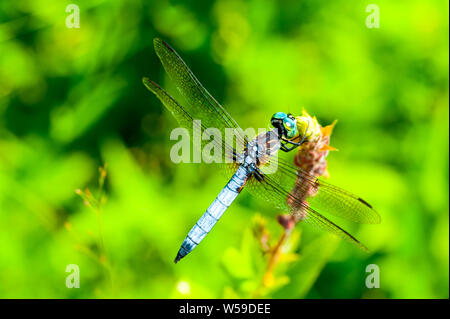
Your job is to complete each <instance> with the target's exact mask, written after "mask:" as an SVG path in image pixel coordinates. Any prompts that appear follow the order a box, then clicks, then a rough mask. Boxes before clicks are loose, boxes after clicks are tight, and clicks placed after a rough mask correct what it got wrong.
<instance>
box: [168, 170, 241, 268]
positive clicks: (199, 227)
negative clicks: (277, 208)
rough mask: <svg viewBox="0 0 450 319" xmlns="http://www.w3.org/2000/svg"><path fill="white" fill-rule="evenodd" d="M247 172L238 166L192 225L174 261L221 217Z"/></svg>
mask: <svg viewBox="0 0 450 319" xmlns="http://www.w3.org/2000/svg"><path fill="white" fill-rule="evenodd" d="M248 176H249V172H248V170H247V169H246V168H244V167H243V166H240V167H239V168H238V169H237V171H236V173H234V175H233V177H231V179H230V181H229V182H228V183H227V185H225V187H224V188H223V189H222V191H221V192H220V193H219V195H217V197H216V199H215V200H214V201H213V202H212V203H211V205H210V206H209V207H208V209H207V210H206V212H205V213H204V214H203V215H202V217H200V219H199V220H198V221H197V223H195V225H194V227H192V229H191V231H190V232H189V234H188V235H187V236H186V238H185V239H184V241H183V243H182V244H181V247H180V250H179V251H178V254H177V257H176V258H175V263H177V262H178V261H179V260H180V259H181V258H183V257H184V256H186V255H187V254H189V253H190V252H191V251H192V250H194V248H195V247H196V246H197V245H198V244H200V242H201V241H202V240H203V238H205V237H206V235H208V233H209V232H210V231H211V229H212V228H213V227H214V225H215V224H216V223H217V222H218V221H219V219H220V217H222V215H223V213H225V211H226V210H227V209H228V207H229V206H230V205H231V203H232V202H233V201H234V200H235V199H236V197H237V195H239V193H240V191H241V190H242V188H243V187H244V185H245V182H246V181H247V178H248Z"/></svg>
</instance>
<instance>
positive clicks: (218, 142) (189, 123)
mask: <svg viewBox="0 0 450 319" xmlns="http://www.w3.org/2000/svg"><path fill="white" fill-rule="evenodd" d="M142 81H143V83H144V85H145V86H146V87H147V88H148V89H149V90H150V91H151V92H152V93H153V94H155V95H156V97H158V99H159V100H160V101H161V103H162V104H163V105H164V106H165V107H166V108H167V109H168V110H169V111H170V112H171V113H172V115H173V116H174V117H175V119H176V120H177V122H178V123H179V124H180V125H181V126H182V127H184V128H185V129H187V130H188V131H189V134H190V136H193V131H194V130H195V129H198V130H199V132H200V134H202V133H203V132H205V131H206V129H207V128H206V127H205V125H203V123H201V124H200V123H199V122H194V119H193V117H192V115H191V114H190V113H189V112H188V111H187V110H186V109H185V108H184V107H183V106H182V105H181V104H179V103H178V102H177V101H176V100H175V99H174V98H173V97H172V96H170V95H169V93H167V92H166V91H165V90H164V89H163V88H161V87H160V86H159V85H158V84H156V83H155V82H153V81H152V80H150V79H148V78H143V79H142ZM193 143H194V147H196V146H197V144H198V141H197V140H195V139H193ZM209 143H212V145H213V146H215V147H217V148H218V149H220V152H212V156H211V158H210V160H211V161H215V162H217V163H222V162H223V161H224V157H223V156H225V157H226V158H231V157H233V156H234V155H233V154H235V151H234V149H233V148H232V147H231V146H230V145H228V144H226V143H224V142H223V139H215V138H214V139H212V140H211V141H209V140H201V141H200V144H201V145H199V147H200V149H201V150H203V147H204V146H205V145H206V144H209ZM230 161H231V160H230ZM233 168H234V167H230V168H229V169H227V174H229V173H231V172H232V171H233Z"/></svg>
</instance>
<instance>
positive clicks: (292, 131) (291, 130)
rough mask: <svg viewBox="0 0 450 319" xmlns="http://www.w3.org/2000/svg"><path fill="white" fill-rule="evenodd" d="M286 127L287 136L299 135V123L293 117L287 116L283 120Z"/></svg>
mask: <svg viewBox="0 0 450 319" xmlns="http://www.w3.org/2000/svg"><path fill="white" fill-rule="evenodd" d="M283 124H284V127H285V129H286V132H285V134H286V137H287V138H289V139H290V138H293V137H295V136H296V135H297V123H296V120H295V119H291V118H289V117H286V118H285V119H284V121H283Z"/></svg>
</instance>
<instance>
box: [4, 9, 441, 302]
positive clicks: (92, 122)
mask: <svg viewBox="0 0 450 319" xmlns="http://www.w3.org/2000/svg"><path fill="white" fill-rule="evenodd" d="M70 3H71V2H70V1H50V0H39V1H32V0H20V1H2V2H0V297H2V298H21V297H26V298H105V297H117V298H128V297H135V298H223V297H227V298H249V297H268V298H448V297H449V205H448V192H449V170H448V169H449V149H448V145H449V120H448V118H449V113H448V112H449V107H448V86H449V82H448V70H449V69H448V59H449V55H448V47H449V44H448V36H449V34H448V33H449V27H448V18H449V17H448V2H447V1H444V0H435V1H406V0H405V1H395V2H393V1H387V0H378V1H376V2H375V3H376V4H377V5H378V6H379V8H380V27H379V28H367V26H366V18H367V16H368V15H369V13H368V12H366V6H367V5H368V4H369V3H371V2H368V1H346V0H339V1H316V0H308V1H305V0H302V1H298V0H295V1H274V0H258V1H257V0H251V1H243V0H242V1H241V0H231V1H229V0H216V1H210V2H207V3H206V2H205V3H203V2H199V1H195V2H194V1H165V0H162V1H143V0H128V1H125V0H123V1H105V0H95V1H75V4H77V5H78V6H79V8H80V28H72V29H71V28H67V27H66V18H67V16H68V15H69V13H66V12H65V9H66V6H67V5H68V4H70ZM156 36H157V37H160V38H163V39H164V40H166V41H167V42H169V43H170V44H171V45H172V46H173V47H174V48H176V50H177V51H178V52H179V53H180V54H181V56H182V57H183V58H184V59H185V60H186V62H187V63H188V64H189V65H190V67H191V69H192V70H193V71H194V73H195V74H196V75H197V77H198V78H199V79H200V80H201V82H202V83H203V84H204V85H205V86H206V88H207V89H208V90H209V91H210V92H211V93H212V94H213V95H214V96H215V97H216V98H217V99H218V100H219V101H221V102H222V103H223V105H224V106H225V108H226V109H227V110H228V111H229V113H230V114H231V115H232V116H233V117H234V118H235V119H236V120H237V121H238V123H240V124H241V126H242V127H249V126H253V127H265V126H266V125H267V123H268V121H269V119H270V116H271V115H272V114H273V113H275V112H277V111H285V112H292V113H295V114H298V113H301V111H302V109H303V108H305V109H306V110H307V111H308V112H309V113H310V114H312V115H315V116H317V118H318V120H319V122H320V123H321V124H322V125H327V124H330V123H331V122H332V121H333V120H335V119H337V120H338V123H337V125H336V127H335V130H334V132H333V136H332V138H331V145H333V146H335V147H337V148H338V149H339V151H338V152H332V153H331V154H330V155H329V157H328V163H329V171H330V174H331V177H330V179H329V180H330V182H332V183H333V184H336V185H338V186H341V187H343V188H345V189H348V190H350V191H352V192H355V193H357V194H359V195H360V196H362V197H363V198H365V199H367V200H368V201H369V202H371V203H372V204H373V205H374V206H375V207H376V209H377V210H378V212H379V213H380V215H381V216H382V223H381V224H380V225H365V226H359V227H357V226H355V225H352V224H347V223H340V221H339V220H336V221H337V222H339V223H340V224H342V225H343V226H344V227H345V228H346V229H348V230H350V231H351V232H352V233H353V234H355V235H356V237H357V238H359V239H360V240H361V241H362V242H363V243H365V244H366V245H367V246H368V247H369V248H370V250H371V253H370V254H366V253H364V252H362V251H359V250H358V249H357V248H355V247H353V246H352V245H349V244H347V243H346V242H343V241H341V240H338V239H335V237H333V236H332V235H329V234H325V233H321V232H317V231H316V230H314V229H310V228H309V227H308V226H306V225H305V226H304V225H299V226H298V227H297V228H296V230H295V233H294V234H293V236H292V240H291V241H290V243H289V245H288V247H286V252H285V258H284V259H283V260H282V261H281V262H280V264H279V265H278V266H277V268H276V270H275V282H274V283H273V285H272V286H271V287H261V282H262V278H263V276H264V272H265V267H266V261H267V260H266V259H265V258H264V257H263V256H262V254H261V250H260V247H259V244H258V241H257V238H255V236H254V235H253V233H254V232H253V229H254V227H255V225H260V224H261V223H265V227H266V228H267V232H269V233H270V240H271V243H273V242H275V241H276V240H277V238H278V237H279V236H280V234H281V232H282V228H281V227H280V225H278V224H277V221H276V215H277V214H279V213H282V212H280V211H277V210H275V209H272V208H270V207H268V206H267V205H266V204H261V203H259V202H258V201H257V200H255V199H254V198H252V197H251V196H250V195H248V194H247V193H246V192H245V191H244V192H243V193H242V195H240V197H239V198H238V199H237V200H236V202H235V203H234V204H233V205H232V207H231V208H230V209H229V210H228V211H227V213H226V214H225V215H224V217H223V218H222V220H221V221H220V223H219V224H218V225H217V226H216V227H215V229H214V230H213V231H212V232H211V234H210V235H209V236H208V238H207V240H205V241H204V242H203V243H202V244H201V245H200V246H199V247H198V248H197V249H196V250H195V251H194V252H193V253H192V254H191V255H190V256H188V257H187V258H186V259H184V260H182V261H181V262H180V263H179V264H177V265H174V264H173V258H174V257H175V254H176V252H177V251H178V248H179V245H180V244H181V242H182V240H183V239H184V237H185V235H186V233H187V231H188V230H189V229H190V227H191V226H192V225H193V224H194V223H195V221H196V220H197V219H198V217H199V216H201V214H203V212H204V211H205V209H206V208H207V207H208V206H209V204H210V203H211V201H212V200H213V199H214V198H215V196H216V195H217V193H218V192H219V191H220V190H221V189H222V187H223V186H224V179H223V178H222V177H221V176H220V174H217V173H216V169H217V167H215V166H212V165H207V164H174V163H172V162H171V161H170V157H169V152H170V148H171V146H172V145H173V143H174V142H173V141H170V140H169V134H170V131H171V130H172V129H173V128H175V127H176V126H177V123H176V121H175V120H174V119H173V118H172V116H171V115H170V114H169V113H168V112H167V111H166V110H165V109H164V107H163V106H162V105H161V103H160V102H159V101H158V100H157V99H156V98H155V97H154V96H153V95H152V94H151V93H150V92H148V91H147V90H146V88H145V87H144V86H143V84H142V82H141V78H142V77H143V76H149V77H150V78H151V79H153V80H155V81H156V82H158V83H160V84H161V85H162V86H164V87H165V88H166V89H167V90H168V91H169V92H171V93H173V95H174V96H176V97H177V98H178V97H179V95H177V94H176V93H177V92H176V91H175V88H174V87H173V85H172V84H171V83H170V81H169V80H168V78H167V76H166V75H165V74H164V70H163V69H162V66H161V64H160V63H159V60H158V59H157V57H156V54H155V52H154V50H153V45H152V39H153V38H154V37H156ZM180 101H182V100H181V99H180ZM105 164H106V178H105V179H104V186H103V187H101V185H99V184H102V181H103V178H102V176H103V177H105V176H104V173H102V172H103V170H100V171H99V167H103V166H104V165H105ZM99 176H100V178H99ZM76 190H79V191H76ZM77 192H78V194H77ZM95 198H96V199H99V198H103V200H100V201H99V202H96V201H95V200H94V199H95ZM68 264H77V265H78V266H79V268H80V278H81V281H80V288H79V289H75V288H74V289H69V288H66V285H65V281H66V276H68V275H69V273H66V272H65V270H66V266H67V265H68ZM369 264H376V265H378V266H379V269H380V288H378V289H368V288H367V287H366V285H365V280H366V277H367V275H368V273H366V266H367V265H369Z"/></svg>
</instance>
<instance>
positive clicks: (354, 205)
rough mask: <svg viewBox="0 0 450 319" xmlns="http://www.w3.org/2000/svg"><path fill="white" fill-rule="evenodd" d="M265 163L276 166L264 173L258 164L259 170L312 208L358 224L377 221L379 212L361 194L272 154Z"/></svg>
mask: <svg viewBox="0 0 450 319" xmlns="http://www.w3.org/2000/svg"><path fill="white" fill-rule="evenodd" d="M268 164H270V167H271V169H272V170H273V167H276V168H277V169H276V171H275V172H274V173H273V174H265V172H264V169H265V168H264V167H261V172H262V173H263V174H264V175H268V176H269V177H270V179H271V180H272V181H276V182H277V184H279V185H280V186H282V187H283V189H285V190H287V191H289V193H290V194H291V195H292V196H294V197H295V198H297V199H298V200H301V201H307V202H308V205H309V206H310V207H312V208H313V209H315V210H317V211H320V212H323V213H325V214H329V215H333V216H337V217H340V218H344V219H347V220H350V221H353V222H356V223H361V224H379V223H380V222H381V217H380V215H379V214H378V213H377V212H376V211H375V210H374V209H373V207H372V206H371V205H370V204H369V203H368V202H366V201H365V200H363V199H362V198H361V197H359V196H357V195H354V194H352V193H350V192H348V191H346V190H343V189H342V188H339V187H337V186H334V185H332V184H330V183H328V182H326V181H324V180H323V179H320V178H317V177H315V176H313V175H311V174H309V173H307V172H305V171H304V170H302V169H301V168H299V167H296V166H293V165H291V164H289V163H288V162H286V161H285V160H283V159H282V158H280V157H272V158H271V159H270V161H269V163H268Z"/></svg>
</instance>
